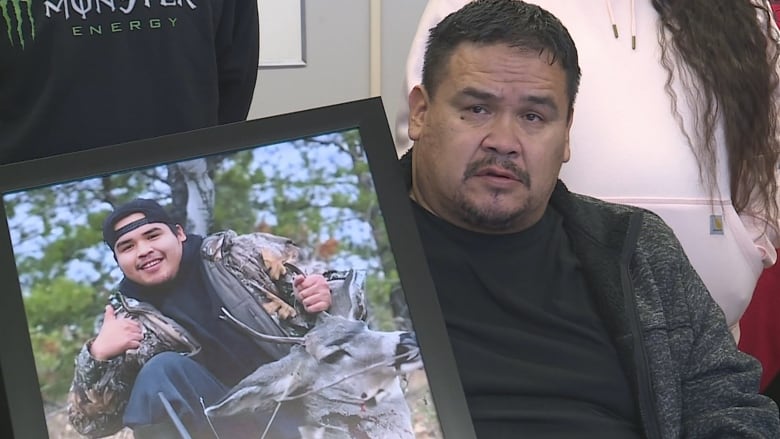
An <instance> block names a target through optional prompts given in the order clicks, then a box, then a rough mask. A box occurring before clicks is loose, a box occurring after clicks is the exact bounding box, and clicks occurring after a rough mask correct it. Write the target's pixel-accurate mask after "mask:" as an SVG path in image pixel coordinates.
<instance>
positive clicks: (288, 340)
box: [219, 306, 303, 345]
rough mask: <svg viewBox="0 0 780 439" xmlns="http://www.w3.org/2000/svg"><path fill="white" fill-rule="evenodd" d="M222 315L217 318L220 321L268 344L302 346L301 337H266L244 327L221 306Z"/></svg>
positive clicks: (246, 326)
mask: <svg viewBox="0 0 780 439" xmlns="http://www.w3.org/2000/svg"><path fill="white" fill-rule="evenodd" d="M221 311H222V314H220V316H219V318H220V319H222V320H227V321H229V322H232V323H234V324H235V325H237V326H238V327H239V328H241V329H243V330H244V331H246V332H247V333H249V335H252V336H255V337H257V338H259V339H260V340H263V341H267V342H270V343H279V344H297V345H302V344H303V337H279V336H275V335H268V334H261V333H259V332H257V331H255V330H254V329H252V328H250V327H249V326H248V325H246V324H245V323H244V322H242V321H241V320H239V319H237V318H236V317H235V316H233V315H232V314H230V312H228V310H227V309H225V307H224V306H223V307H222V308H221Z"/></svg>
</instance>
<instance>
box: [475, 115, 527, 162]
mask: <svg viewBox="0 0 780 439" xmlns="http://www.w3.org/2000/svg"><path fill="white" fill-rule="evenodd" d="M482 146H483V148H486V149H489V150H490V151H492V152H494V153H497V154H501V155H515V154H519V153H520V149H521V142H520V127H519V124H518V123H517V120H516V119H515V117H514V116H513V115H510V114H503V115H501V116H500V117H497V118H495V119H494V120H493V123H492V124H491V126H490V131H489V132H488V134H487V136H486V137H485V138H484V140H483V142H482Z"/></svg>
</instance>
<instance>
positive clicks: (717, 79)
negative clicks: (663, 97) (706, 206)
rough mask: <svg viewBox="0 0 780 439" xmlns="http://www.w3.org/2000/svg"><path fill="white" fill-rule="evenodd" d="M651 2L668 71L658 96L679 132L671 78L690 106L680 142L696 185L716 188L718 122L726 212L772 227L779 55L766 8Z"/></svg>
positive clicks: (779, 137)
mask: <svg viewBox="0 0 780 439" xmlns="http://www.w3.org/2000/svg"><path fill="white" fill-rule="evenodd" d="M652 4H653V7H654V8H655V9H656V11H658V13H659V14H660V19H661V21H660V32H659V37H658V39H659V43H660V46H661V57H662V60H661V62H662V64H663V66H664V68H665V69H666V70H667V71H668V72H669V75H668V77H667V82H666V91H667V93H669V94H670V95H671V97H672V111H673V112H674V113H675V114H676V115H677V118H678V122H679V123H680V125H681V126H682V127H683V131H685V128H684V125H683V123H682V117H681V116H680V113H679V111H678V109H677V100H678V96H676V94H675V92H674V91H673V89H672V83H673V81H674V80H675V79H677V80H680V81H682V82H683V84H684V85H685V86H686V87H684V89H685V90H686V91H685V93H686V94H687V95H688V96H686V97H687V98H688V99H689V100H690V101H691V102H693V103H695V105H698V107H697V108H696V110H697V111H695V112H694V114H696V116H695V119H694V120H693V121H692V122H693V129H694V130H695V131H694V133H692V134H693V135H691V134H690V133H686V136H687V137H688V142H689V144H690V146H691V148H692V149H693V151H694V153H695V154H696V156H697V158H698V161H699V172H700V175H701V177H702V181H703V182H705V183H706V184H708V185H709V187H710V190H712V191H715V190H717V189H716V188H717V186H716V185H717V181H716V170H715V168H716V135H717V134H718V133H717V128H718V123H721V124H722V127H723V136H724V139H725V143H726V150H727V152H728V169H729V178H730V184H731V194H730V195H731V200H732V203H733V205H734V208H735V209H736V211H737V212H739V213H746V214H749V215H753V216H755V217H757V218H760V219H762V220H765V221H767V223H768V224H769V225H775V224H777V220H778V201H777V195H778V194H777V192H778V190H777V180H776V177H775V175H776V172H777V170H778V155H779V154H780V134H779V133H778V74H777V61H778V53H779V50H778V30H777V28H776V26H775V24H774V22H773V21H772V18H771V16H772V11H771V9H769V7H768V5H765V4H764V1H763V0H652ZM676 60H685V62H684V63H679V62H677V61H676ZM690 78H693V79H692V81H693V82H692V83H691V82H689V81H691V79H690ZM694 84H695V85H694ZM691 85H693V86H691ZM692 139H695V141H693V140H692Z"/></svg>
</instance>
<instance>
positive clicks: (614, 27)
mask: <svg viewBox="0 0 780 439" xmlns="http://www.w3.org/2000/svg"><path fill="white" fill-rule="evenodd" d="M605 1H606V3H607V14H609V23H610V24H611V25H612V33H613V34H614V35H615V38H618V27H617V23H615V14H614V13H613V12H612V0H605ZM631 49H633V50H636V4H635V0H631Z"/></svg>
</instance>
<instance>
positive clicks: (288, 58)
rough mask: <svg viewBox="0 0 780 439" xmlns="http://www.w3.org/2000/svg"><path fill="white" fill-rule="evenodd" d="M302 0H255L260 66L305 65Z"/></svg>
mask: <svg viewBox="0 0 780 439" xmlns="http://www.w3.org/2000/svg"><path fill="white" fill-rule="evenodd" d="M303 8H304V3H303V0H257V10H258V15H259V16H260V62H259V64H260V66H259V67H260V68H269V67H270V68H274V67H303V66H305V65H306V50H305V48H306V33H305V29H306V28H305V19H304V17H305V16H304V9H303Z"/></svg>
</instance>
